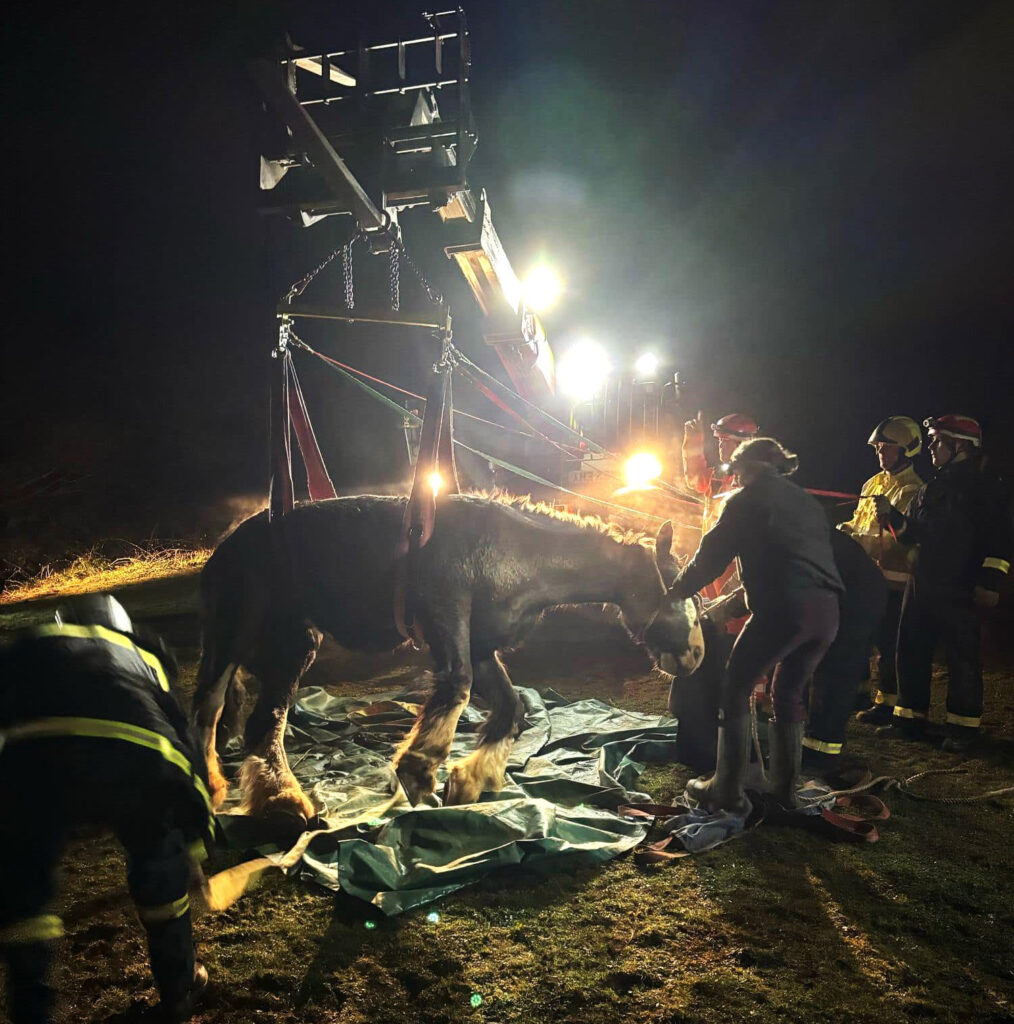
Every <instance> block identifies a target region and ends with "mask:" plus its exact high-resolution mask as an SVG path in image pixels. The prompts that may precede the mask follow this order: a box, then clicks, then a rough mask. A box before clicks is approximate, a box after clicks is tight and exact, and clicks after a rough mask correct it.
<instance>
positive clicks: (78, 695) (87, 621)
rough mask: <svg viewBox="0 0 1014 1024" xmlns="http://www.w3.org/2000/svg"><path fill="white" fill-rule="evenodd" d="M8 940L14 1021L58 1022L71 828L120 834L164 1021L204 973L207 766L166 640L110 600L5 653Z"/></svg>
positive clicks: (1, 873) (3, 943) (66, 612)
mask: <svg viewBox="0 0 1014 1024" xmlns="http://www.w3.org/2000/svg"><path fill="white" fill-rule="evenodd" d="M0 672H2V674H0V742H2V746H0V807H2V808H3V813H2V816H0V948H2V952H3V956H4V958H5V959H6V960H7V964H8V972H7V989H8V998H9V1002H10V1013H11V1019H12V1021H13V1022H14V1024H28V1022H31V1024H36V1022H45V1021H49V1020H50V1019H51V1017H50V1012H51V1008H52V1003H53V997H54V993H53V990H52V988H51V987H50V985H49V980H48V975H49V969H50V966H51V962H52V959H53V952H54V948H55V945H56V941H57V940H58V939H59V937H60V936H61V935H62V933H63V926H62V923H61V921H60V918H59V917H57V916H56V915H55V914H54V913H53V912H52V909H51V908H50V907H49V906H47V905H48V904H49V903H50V901H51V899H52V898H53V897H54V895H55V880H54V869H55V867H56V864H57V861H58V859H59V856H60V852H61V847H62V845H63V843H64V841H65V840H66V838H67V836H68V833H70V832H71V830H73V829H74V828H76V827H79V826H82V825H98V826H102V827H106V828H109V829H111V830H112V832H113V833H114V834H115V835H116V837H117V839H118V840H119V841H120V842H121V843H122V845H123V847H124V848H125V850H126V854H127V882H128V886H129V889H130V894H131V896H132V898H133V900H134V903H135V906H136V910H137V915H138V917H139V918H140V920H141V923H142V924H143V925H144V928H145V930H146V932H147V936H148V951H149V956H150V963H151V970H152V974H153V975H154V978H155V985H156V987H157V989H158V992H159V996H160V998H161V1009H162V1012H163V1013H164V1016H165V1019H166V1020H170V1021H179V1020H184V1019H186V1018H187V1017H189V1016H190V1014H191V1009H192V1007H193V1005H194V1002H195V1001H196V999H197V998H198V997H199V996H200V994H201V992H202V990H203V989H204V987H205V986H206V985H207V980H208V974H207V971H206V970H205V969H204V967H203V966H202V965H200V964H199V963H197V962H196V961H195V958H194V943H193V937H192V928H191V921H190V904H189V896H188V887H189V884H190V883H191V882H192V881H193V880H194V879H196V878H199V877H200V872H199V869H198V868H196V867H195V861H196V860H197V859H198V858H199V856H200V854H201V852H202V848H203V847H204V846H205V844H207V843H210V841H211V839H212V838H213V835H214V829H215V824H214V817H213V815H212V813H211V802H210V799H209V796H208V789H207V773H206V769H205V767H204V762H203V759H202V757H201V754H200V748H199V746H198V745H197V744H196V743H195V742H194V740H193V738H192V737H191V734H190V731H189V728H188V725H187V720H186V717H185V715H184V714H183V711H182V710H181V708H180V706H179V704H178V703H177V702H176V699H175V697H174V696H173V695H172V693H171V691H170V685H171V683H172V682H173V680H174V679H175V676H176V663H175V660H174V659H173V657H172V655H171V654H170V653H169V651H168V649H167V648H166V647H165V644H164V643H162V641H161V640H160V639H159V638H157V637H155V636H154V635H152V634H146V633H144V632H142V631H141V630H135V629H134V628H133V625H132V623H131V621H130V617H129V616H128V615H127V613H126V611H125V610H124V608H123V606H122V605H121V604H120V603H119V602H118V601H117V600H116V599H115V598H113V597H110V596H108V595H100V596H97V597H88V598H81V599H78V600H76V601H74V602H72V603H69V604H68V605H66V606H64V607H63V608H61V609H60V610H59V611H58V613H57V615H56V619H55V621H54V622H52V623H50V624H48V625H45V626H42V627H40V628H38V629H36V630H33V631H31V632H30V633H28V634H25V635H23V636H21V637H20V638H18V639H17V640H16V641H15V642H14V643H13V644H12V645H11V646H10V647H9V648H7V649H6V650H5V651H4V652H3V655H2V659H0Z"/></svg>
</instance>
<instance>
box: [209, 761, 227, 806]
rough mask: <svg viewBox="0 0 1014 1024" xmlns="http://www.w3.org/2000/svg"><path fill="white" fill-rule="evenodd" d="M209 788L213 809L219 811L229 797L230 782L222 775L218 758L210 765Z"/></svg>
mask: <svg viewBox="0 0 1014 1024" xmlns="http://www.w3.org/2000/svg"><path fill="white" fill-rule="evenodd" d="M208 787H209V790H210V796H211V806H212V809H214V810H216V811H217V810H218V808H219V807H221V806H222V804H224V803H225V798H226V797H227V796H228V795H229V780H228V779H227V778H226V777H225V776H224V775H223V774H222V769H221V768H219V766H218V760H217V758H216V759H215V761H213V762H209V764H208Z"/></svg>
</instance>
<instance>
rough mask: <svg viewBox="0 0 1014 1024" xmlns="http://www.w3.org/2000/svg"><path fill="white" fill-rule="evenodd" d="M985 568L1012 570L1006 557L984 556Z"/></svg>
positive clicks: (1003, 570) (1001, 570)
mask: <svg viewBox="0 0 1014 1024" xmlns="http://www.w3.org/2000/svg"><path fill="white" fill-rule="evenodd" d="M982 567H983V569H999V570H1000V572H1005V573H1006V572H1010V562H1008V561H1007V560H1006V559H1005V558H984V559H983V560H982Z"/></svg>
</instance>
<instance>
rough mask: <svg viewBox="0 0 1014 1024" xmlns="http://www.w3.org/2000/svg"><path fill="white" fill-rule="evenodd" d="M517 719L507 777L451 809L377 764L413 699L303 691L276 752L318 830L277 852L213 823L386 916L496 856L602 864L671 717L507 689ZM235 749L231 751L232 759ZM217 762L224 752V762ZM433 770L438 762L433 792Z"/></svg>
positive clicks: (465, 729)
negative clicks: (309, 804) (411, 799)
mask: <svg viewBox="0 0 1014 1024" xmlns="http://www.w3.org/2000/svg"><path fill="white" fill-rule="evenodd" d="M519 694H520V696H521V700H522V702H523V704H524V708H525V728H524V729H523V731H522V732H521V734H520V735H519V737H518V739H517V742H516V743H515V745H514V748H513V750H512V753H511V758H510V761H509V763H508V769H507V785H506V786H505V788H504V789H503V790H502V791H501V792H500V793H497V794H485V795H484V797H483V799H482V800H481V802H479V803H476V804H470V805H467V806H462V807H442V806H439V798H437V797H434V798H432V803H433V804H434V805H435V806H417V807H415V808H413V807H411V806H410V805H409V803H408V801H407V800H406V798H405V795H404V792H403V791H402V790H401V787H400V785H399V784H398V780H397V776H396V775H395V773H394V771H393V769H392V768H391V766H390V759H391V754H392V752H393V749H394V746H395V745H396V744H397V743H398V742H399V741H400V740H401V738H402V737H403V736H404V734H405V733H406V732H407V730H408V729H409V728H410V727H411V724H412V722H413V720H414V719H415V715H416V712H417V710H418V704H416V703H415V702H414V701H413V700H412V698H411V697H410V696H408V695H405V694H394V693H392V694H384V695H378V696H375V697H373V698H372V699H370V700H363V699H361V698H359V699H357V698H348V697H337V696H335V695H333V694H332V693H331V692H329V691H327V690H325V689H323V688H319V687H317V688H313V689H309V690H306V691H303V693H302V694H301V697H300V700H299V701H298V702H297V703H296V704H295V705H294V706H293V708H292V711H291V712H290V716H289V728H288V731H287V734H286V750H287V752H288V756H289V761H290V764H291V765H292V769H293V772H294V773H295V774H296V776H297V778H299V780H300V782H301V784H302V785H303V787H304V788H305V789H306V790H307V792H308V793H309V794H310V795H311V797H312V798H313V799H314V800H316V801H317V802H318V804H319V805H320V806H322V807H323V808H324V810H323V811H322V816H323V818H324V819H325V820H326V822H327V829H326V830H321V831H318V832H316V833H315V834H314V835H312V836H306V835H304V836H303V837H302V838H301V840H300V842H299V843H297V844H296V846H295V847H293V848H291V849H287V850H283V849H281V848H280V847H278V846H277V845H273V844H272V843H271V841H270V838H269V837H267V836H266V835H265V837H263V842H261V843H259V844H258V842H257V840H258V836H257V823H255V822H253V821H251V820H250V819H242V816H239V815H229V814H226V815H223V816H222V819H223V823H224V825H225V828H226V832H227V834H228V835H230V837H231V838H232V840H233V841H235V842H237V843H239V844H240V845H242V846H244V847H245V848H249V847H250V846H257V848H258V849H259V850H260V852H262V853H265V854H267V855H269V856H270V858H271V860H272V862H273V863H274V864H275V865H276V866H279V867H283V868H284V869H286V870H287V871H288V872H289V873H290V874H291V875H292V876H295V877H298V878H302V879H305V880H309V881H313V882H315V883H318V884H320V885H323V886H326V887H327V888H330V889H334V890H339V889H341V890H343V891H345V892H347V893H351V894H352V895H354V896H357V897H359V898H360V899H363V900H366V901H368V902H370V903H372V904H373V905H374V906H376V907H377V908H378V909H380V910H381V911H382V912H383V913H385V914H397V913H400V912H402V911H404V910H408V909H411V908H413V907H418V906H421V905H423V904H425V903H429V902H431V901H433V900H435V899H438V898H440V897H442V896H445V895H447V894H448V893H451V892H454V891H456V890H458V889H461V888H463V887H464V886H466V885H469V884H471V883H473V882H475V881H477V880H478V879H479V878H481V877H483V876H485V875H487V874H489V873H491V872H493V871H496V870H498V869H500V868H503V867H521V868H529V867H531V868H535V867H538V868H539V869H540V870H544V869H546V868H547V867H552V866H553V864H554V863H560V864H561V865H562V864H563V863H565V862H568V863H570V862H574V861H581V862H583V863H586V864H587V863H591V864H594V863H602V862H604V861H607V860H610V859H612V858H614V857H617V856H619V855H620V854H622V853H624V852H625V851H626V850H629V849H631V848H632V847H634V846H636V845H637V844H638V843H639V842H640V841H641V840H642V839H643V838H644V835H645V831H646V830H645V825H644V824H643V823H640V822H633V821H627V820H624V819H623V818H621V817H620V816H619V815H618V814H617V813H616V810H617V808H618V807H620V806H622V805H624V804H628V803H632V802H637V801H643V800H645V799H647V798H646V796H645V795H644V794H643V793H638V792H636V791H635V790H634V789H633V787H634V786H635V785H636V782H637V779H638V777H639V775H640V774H641V772H642V770H643V768H644V764H645V763H647V762H649V761H665V760H675V756H676V755H675V752H676V730H677V723H676V721H675V720H674V719H670V718H666V717H660V716H657V715H646V714H640V713H638V712H632V711H625V710H623V709H621V708H615V707H612V706H611V705H609V704H606V703H604V702H602V701H598V700H581V701H576V702H573V703H568V702H566V701H565V700H564V699H563V698H561V697H560V696H559V695H558V694H554V693H552V692H551V691H550V692H547V693H546V694H545V695H544V696H543V695H540V694H539V692H538V691H537V690H534V689H530V688H519ZM483 717H484V715H483V712H482V711H481V710H479V709H477V708H475V707H472V706H469V707H468V708H467V709H466V711H465V712H464V713H463V714H462V717H461V721H460V722H459V726H458V731H457V734H456V735H455V739H454V744H453V747H452V750H451V758H450V760H452V761H453V760H455V759H456V758H459V757H463V756H465V755H466V754H467V753H469V752H470V751H471V750H472V749H474V744H475V739H476V730H477V728H478V726H479V725H480V724H481V722H482V720H483ZM234 761H235V759H234ZM227 763H228V760H227ZM445 777H446V767H444V768H442V769H441V772H440V774H439V783H438V793H439V792H440V789H441V787H442V783H443V780H444V778H445Z"/></svg>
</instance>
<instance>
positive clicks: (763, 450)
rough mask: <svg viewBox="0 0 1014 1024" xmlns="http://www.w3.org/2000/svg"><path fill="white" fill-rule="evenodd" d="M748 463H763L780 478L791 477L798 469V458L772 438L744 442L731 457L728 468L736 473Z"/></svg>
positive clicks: (758, 438) (759, 438) (757, 438)
mask: <svg viewBox="0 0 1014 1024" xmlns="http://www.w3.org/2000/svg"><path fill="white" fill-rule="evenodd" d="M750 462H752V463H765V464H767V465H769V466H771V468H772V469H774V470H775V472H776V473H780V474H781V475H782V476H791V475H792V474H793V473H795V471H796V470H797V469H799V456H798V455H795V454H793V453H792V452H790V451H789V450H788V449H787V448H784V447H782V445H780V444H779V443H778V442H777V441H776V440H775V439H774V438H773V437H755V438H753V439H752V440H750V441H744V442H743V443H742V444H741V445H740V446H739V447H738V448H737V449H736V452H735V454H734V455H733V456H732V459H731V461H730V462H729V468H730V469H732V470H733V471H736V470H737V469H739V468H740V467H741V466H743V465H744V464H746V463H750Z"/></svg>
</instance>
